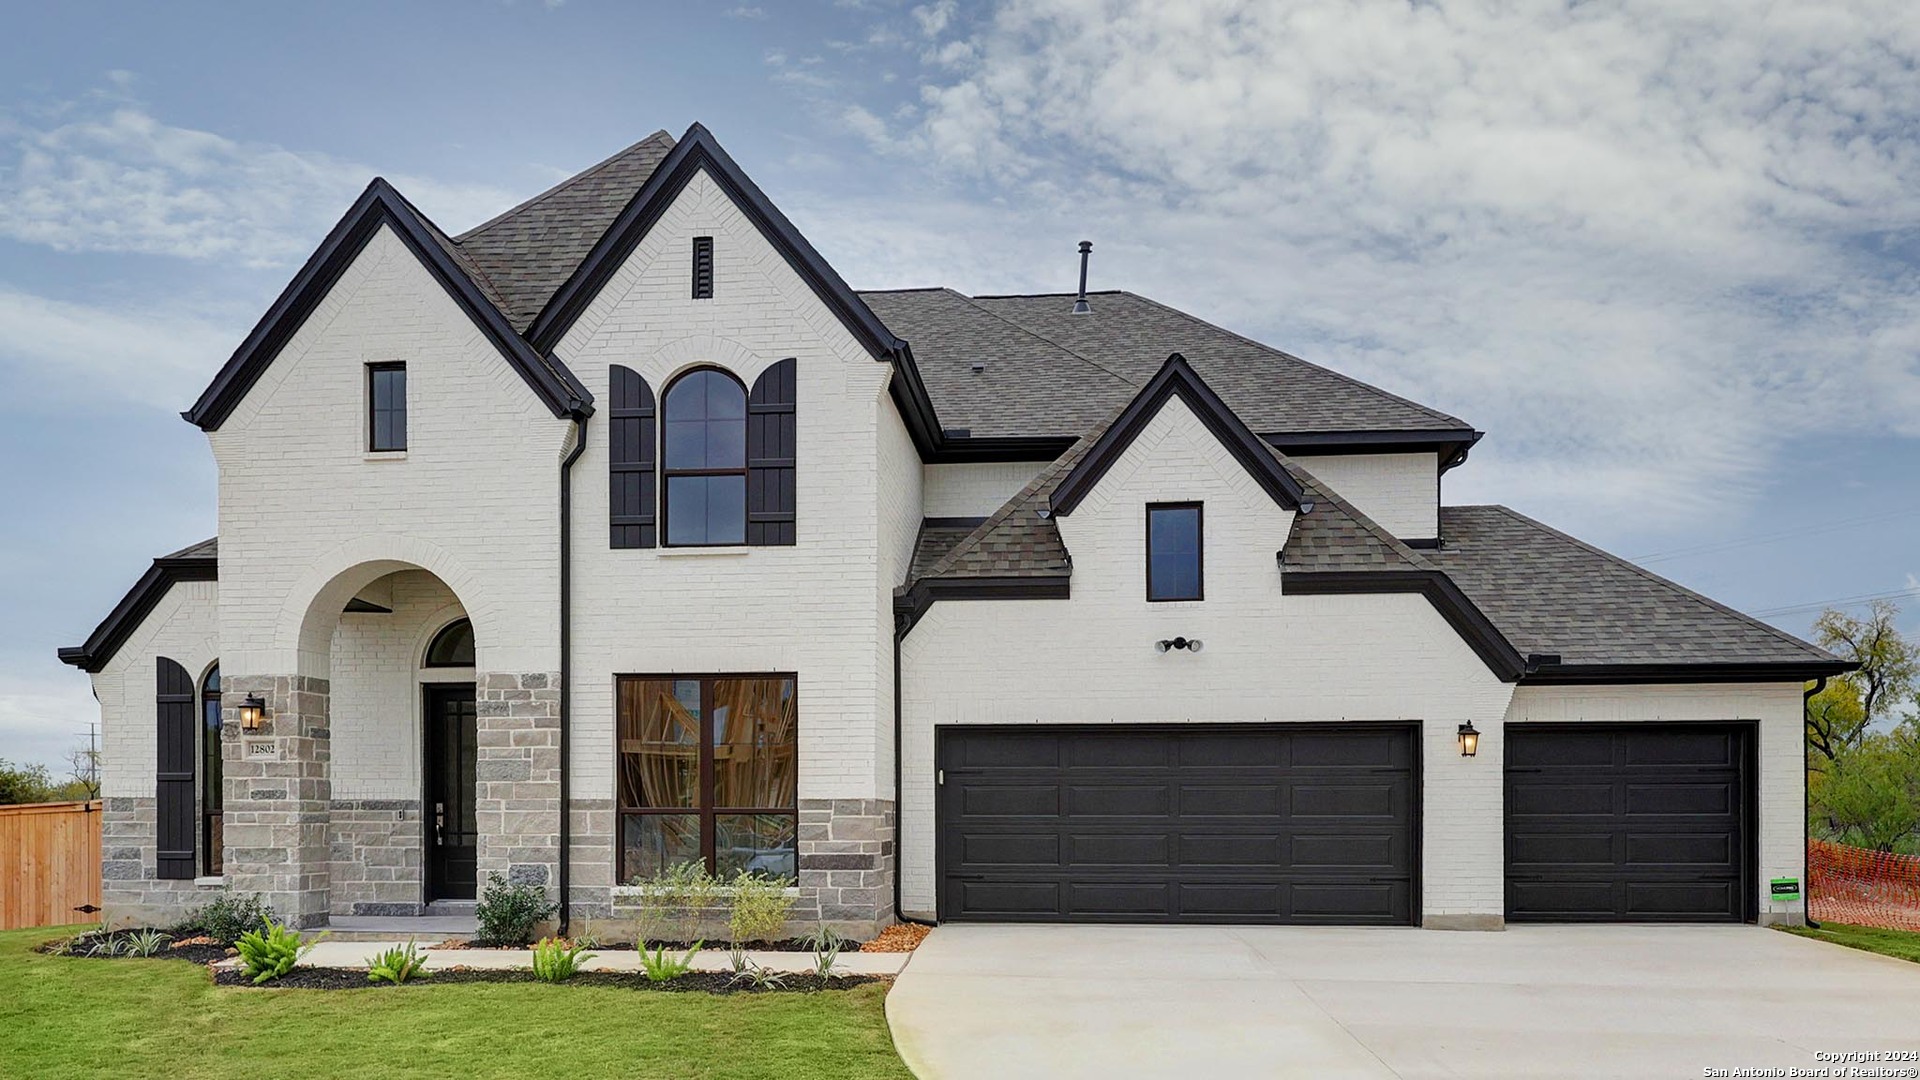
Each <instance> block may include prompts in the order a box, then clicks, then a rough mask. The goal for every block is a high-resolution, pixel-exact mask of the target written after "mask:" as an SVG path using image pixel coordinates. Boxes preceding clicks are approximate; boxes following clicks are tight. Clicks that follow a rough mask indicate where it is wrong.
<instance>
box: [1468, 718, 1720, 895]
mask: <svg viewBox="0 0 1920 1080" xmlns="http://www.w3.org/2000/svg"><path fill="white" fill-rule="evenodd" d="M1752 753H1753V742H1752V729H1751V727H1750V726H1749V725H1745V724H1731V723H1730V724H1615V725H1580V726H1561V725H1529V724H1510V725H1508V726H1507V729H1506V757H1507V764H1506V806H1507V812H1506V819H1507V824H1506V847H1507V856H1506V865H1507V918H1508V919H1509V920H1512V921H1515V922H1739V921H1742V920H1745V919H1748V918H1751V917H1752V914H1753V912H1752V907H1753V905H1755V904H1757V902H1758V901H1757V897H1758V893H1757V892H1756V889H1757V883H1756V882H1755V881H1754V879H1753V876H1752V874H1753V870H1752V867H1753V858H1752V855H1751V848H1752V837H1753V833H1752V820H1753V817H1752V800H1753V789H1752V784H1751V777H1752V768H1751V757H1752Z"/></svg>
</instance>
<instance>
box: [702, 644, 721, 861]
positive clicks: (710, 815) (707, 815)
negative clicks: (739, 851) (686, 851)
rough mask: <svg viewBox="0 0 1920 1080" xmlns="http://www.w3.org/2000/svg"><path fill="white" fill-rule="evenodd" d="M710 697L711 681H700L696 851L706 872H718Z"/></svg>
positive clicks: (712, 687)
mask: <svg viewBox="0 0 1920 1080" xmlns="http://www.w3.org/2000/svg"><path fill="white" fill-rule="evenodd" d="M713 699H714V680H712V679H702V680H700V732H699V738H700V854H701V857H702V858H704V859H705V860H706V864H707V873H709V874H714V873H718V872H719V868H720V863H719V856H718V853H716V852H715V851H714V832H715V822H714V812H713V799H714V791H713V734H712V732H713Z"/></svg>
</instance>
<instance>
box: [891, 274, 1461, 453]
mask: <svg viewBox="0 0 1920 1080" xmlns="http://www.w3.org/2000/svg"><path fill="white" fill-rule="evenodd" d="M861 297H862V299H864V300H866V301H867V304H868V306H869V307H871V308H872V309H873V311H874V313H875V314H877V315H879V316H880V319H881V321H883V322H885V323H886V324H887V327H888V329H890V330H892V331H893V332H894V333H895V334H897V335H899V336H900V337H903V338H905V339H907V341H908V342H910V343H911V344H912V345H913V353H914V360H915V361H916V363H918V365H919V367H920V373H921V378H922V379H923V380H924V381H925V382H926V384H927V392H928V394H929V395H930V396H931V397H932V398H933V404H934V408H935V409H937V410H938V411H939V413H940V423H941V425H942V426H944V427H948V428H967V429H969V430H970V431H971V432H972V433H973V435H974V436H976V437H979V436H1020V435H1026V436H1040V435H1052V436H1059V437H1063V438H1065V437H1073V436H1078V435H1080V434H1081V433H1082V432H1083V431H1085V426H1084V423H1083V422H1082V421H1084V420H1085V419H1086V418H1088V417H1093V416H1099V415H1102V414H1104V413H1106V412H1108V411H1110V410H1112V409H1113V408H1115V407H1116V406H1118V405H1120V404H1122V403H1124V402H1126V401H1127V400H1128V399H1129V398H1131V397H1132V396H1133V394H1134V392H1135V391H1136V390H1138V389H1139V388H1140V387H1141V386H1143V385H1145V384H1146V382H1147V380H1148V379H1151V378H1152V377H1153V375H1154V373H1155V372H1157V371H1158V370H1159V369H1160V366H1161V365H1162V364H1163V363H1165V362H1166V359H1167V356H1168V355H1169V354H1171V353H1175V352H1177V353H1181V354H1182V355H1184V356H1185V357H1186V358H1187V359H1188V360H1189V361H1190V362H1191V363H1192V364H1193V366H1194V369H1195V370H1197V371H1198V372H1199V373H1200V375H1201V376H1202V377H1203V378H1204V379H1206V381H1207V385H1208V386H1211V387H1212V388H1213V389H1214V392H1216V393H1218V394H1219V395H1220V396H1221V398H1222V399H1224V400H1225V401H1226V403H1227V404H1228V405H1229V406H1231V407H1232V409H1233V411H1234V412H1235V413H1237V414H1238V415H1239V416H1240V418H1241V419H1242V420H1244V421H1246V423H1247V426H1249V427H1251V428H1252V429H1253V430H1255V431H1257V432H1259V433H1261V434H1263V435H1268V434H1275V433H1280V432H1289V433H1305V432H1331V431H1434V432H1443V431H1444V432H1460V431H1465V430H1467V429H1468V427H1469V425H1468V424H1467V423H1466V421H1464V420H1460V419H1458V418H1456V417H1452V416H1448V415H1447V414H1445V413H1442V412H1438V411H1436V410H1433V409H1429V408H1427V407H1425V406H1423V405H1418V404H1415V403H1414V402H1411V401H1408V400H1406V399H1405V398H1401V397H1397V396H1395V395H1393V394H1389V393H1387V392H1386V391H1384V390H1380V389H1377V388H1375V387H1372V386H1368V385H1367V384H1366V383H1363V382H1360V381H1359V380H1357V379H1352V378H1348V377H1347V376H1345V375H1341V374H1339V373H1338V372H1334V371H1329V370H1327V369H1326V368H1323V367H1320V366H1318V365H1315V364H1310V363H1307V362H1306V361H1304V360H1301V359H1300V358H1298V357H1295V356H1291V355H1289V354H1287V353H1284V352H1281V351H1280V350H1278V349H1274V348H1270V347H1269V346H1266V345H1262V344H1260V343H1259V342H1257V341H1253V340H1251V339H1249V338H1245V337H1242V336H1240V335H1239V334H1235V333H1232V332H1231V331H1228V330H1223V329H1221V328H1220V327H1218V326H1214V325H1212V324H1211V323H1207V322H1203V321H1202V320H1200V319H1197V318H1195V317H1194V316H1192V315H1188V314H1186V313H1185V312H1181V311H1176V310H1174V309H1173V308H1170V307H1167V306H1166V305H1164V304H1160V303H1156V302H1155V301H1152V300H1149V299H1147V298H1146V297H1143V296H1137V295H1135V294H1133V293H1129V292H1103V293H1095V294H1090V299H1091V301H1092V304H1093V314H1092V315H1073V314H1071V313H1070V312H1071V310H1072V307H1073V297H1072V296H1062V295H1047V296H978V297H971V298H969V297H965V296H962V295H961V294H959V293H956V292H954V291H953V290H951V289H910V290H901V291H890V292H869V293H862V294H861ZM982 314H986V315H992V316H994V317H995V318H996V319H998V320H999V322H1000V323H1001V324H1003V325H995V323H994V322H993V321H990V320H987V319H983V318H981V317H980V316H981V315H982ZM1009 328H1011V330H1010V329H1009ZM1020 331H1024V333H1019V332H1020ZM976 359H979V360H985V361H986V362H987V370H986V372H984V373H983V374H982V375H980V376H975V375H973V374H972V372H971V371H970V370H969V367H968V365H969V364H970V363H971V362H972V361H974V360H976ZM999 367H1005V368H1008V369H1010V372H1017V373H1020V374H1021V375H1023V376H1025V378H1019V377H1009V378H1005V379H999V378H989V377H988V376H992V375H994V373H995V371H996V368H999ZM1043 373H1044V375H1043ZM1042 378H1045V380H1046V381H1045V382H1038V381H1028V380H1040V379H1042ZM1062 384H1064V385H1065V388H1066V390H1067V393H1068V400H1062V398H1061V397H1060V395H1059V394H1057V393H1055V392H1054V388H1055V387H1056V386H1060V385H1062Z"/></svg>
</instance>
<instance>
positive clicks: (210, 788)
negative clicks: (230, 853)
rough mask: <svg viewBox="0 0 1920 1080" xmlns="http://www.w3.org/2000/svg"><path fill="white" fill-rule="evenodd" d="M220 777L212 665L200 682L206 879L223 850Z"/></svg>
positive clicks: (216, 674)
mask: <svg viewBox="0 0 1920 1080" xmlns="http://www.w3.org/2000/svg"><path fill="white" fill-rule="evenodd" d="M220 777H221V768H220V665H219V664H215V665H213V667H212V669H211V670H209V671H208V672H207V677H206V678H204V679H202V680H200V865H201V867H202V870H201V872H202V873H204V874H206V875H207V876H208V877H219V876H220V867H221V863H220V855H221V851H222V849H223V848H225V847H226V838H225V831H224V830H223V829H222V828H221V825H222V822H223V818H222V815H221V809H222V796H221V794H220Z"/></svg>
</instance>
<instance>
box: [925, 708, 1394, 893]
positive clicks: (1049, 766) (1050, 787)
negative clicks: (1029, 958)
mask: <svg viewBox="0 0 1920 1080" xmlns="http://www.w3.org/2000/svg"><path fill="white" fill-rule="evenodd" d="M939 764H940V787H939V793H940V796H939V803H938V806H939V810H938V819H939V821H938V824H939V839H938V852H937V861H938V864H939V871H940V917H941V918H943V919H976V920H997V921H1021V922H1029V921H1030V922H1263V923H1397V924H1405V923H1409V922H1411V921H1412V912H1413V894H1414V873H1413V867H1414V859H1415V843H1414V838H1415V836H1416V835H1417V821H1416V817H1417V795H1416V792H1417V791H1418V787H1417V782H1416V765H1417V758H1416V749H1415V740H1414V735H1413V730H1412V729H1411V728H1409V727H1405V726H1395V727H1375V726H1358V725H1350V726H1339V727H1311V728H1308V727H1301V726H1269V725H1263V726H1258V727H1254V726H1236V727H1226V728H1223V727H1211V726H1209V727H1180V728H1158V727H1156V728H1144V727H1103V728H1096V729H1088V728H1062V727H1038V728H1032V727H1030V728H1021V729H1012V730H1010V729H1006V728H947V729H943V730H942V732H941V737H940V741H939Z"/></svg>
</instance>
